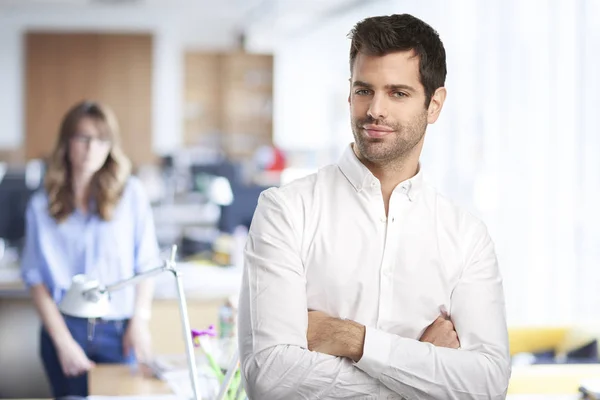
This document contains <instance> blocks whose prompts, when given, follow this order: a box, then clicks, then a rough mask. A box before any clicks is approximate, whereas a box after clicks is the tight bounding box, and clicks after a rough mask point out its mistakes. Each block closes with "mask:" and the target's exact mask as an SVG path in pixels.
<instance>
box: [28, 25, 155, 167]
mask: <svg viewBox="0 0 600 400" xmlns="http://www.w3.org/2000/svg"><path fill="white" fill-rule="evenodd" d="M25 47H26V52H25V58H26V73H25V79H26V94H25V99H26V100H25V101H26V107H25V109H26V115H25V126H26V134H25V135H26V136H25V156H26V157H27V158H34V157H44V156H46V155H48V154H49V153H50V152H51V151H52V149H53V146H54V144H55V141H56V138H57V135H58V131H59V125H60V121H61V119H62V117H63V115H64V114H65V113H66V111H67V110H68V109H69V108H70V107H71V106H72V105H73V104H75V103H76V102H78V101H80V100H82V99H93V100H98V101H101V102H104V103H106V104H107V105H108V106H110V107H111V108H112V109H113V110H114V111H115V114H116V115H117V118H118V120H119V125H120V127H121V137H122V143H123V148H124V150H125V152H126V153H127V155H128V156H129V157H130V158H131V159H132V161H133V162H134V164H140V163H146V162H151V161H153V159H154V156H153V154H152V129H151V126H152V125H151V121H152V35H150V34H96V33H47V32H30V33H27V34H26V37H25Z"/></svg>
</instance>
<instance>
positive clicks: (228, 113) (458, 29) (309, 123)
mask: <svg viewBox="0 0 600 400" xmlns="http://www.w3.org/2000/svg"><path fill="white" fill-rule="evenodd" d="M404 12H406V13H411V14H414V15H416V16H417V17H420V18H422V19H423V20H425V21H426V22H428V23H429V24H431V25H432V26H433V27H434V28H435V29H436V30H438V32H439V33H440V36H441V38H442V40H443V42H444V44H445V47H446V52H447V58H448V60H447V61H448V79H447V85H446V86H447V89H448V98H447V101H446V105H445V107H444V110H443V112H442V114H441V117H440V119H439V120H438V122H437V123H436V124H435V125H432V126H430V128H429V130H428V136H427V141H426V146H425V151H424V154H423V158H422V165H423V170H424V172H425V176H426V178H427V180H428V181H429V182H430V183H431V184H433V185H435V186H437V187H438V189H439V190H440V191H441V192H443V193H445V194H446V195H448V196H449V197H451V198H453V199H454V200H455V202H456V203H458V204H460V205H462V206H464V207H466V208H468V209H469V210H470V211H471V212H473V213H474V214H476V215H478V216H480V217H481V218H482V219H483V220H484V221H485V222H486V223H487V225H488V227H489V229H490V232H491V235H492V237H493V239H494V240H495V242H496V246H497V253H498V258H499V262H500V267H501V271H502V274H503V276H504V285H505V292H506V299H507V315H508V320H509V323H510V325H511V327H513V326H514V327H517V326H559V327H564V326H576V325H577V326H580V325H586V326H589V325H595V324H597V323H598V322H599V320H600V314H599V311H598V310H599V309H600V290H599V284H600V246H598V242H599V240H600V211H599V209H598V204H600V135H599V132H600V113H599V112H598V111H597V110H598V108H599V107H600V100H599V98H598V93H600V76H599V75H598V71H600V53H599V52H598V49H600V25H599V24H598V22H597V21H598V19H599V18H600V2H598V1H595V0H545V1H541V0H540V1H517V0H503V1H499V0H493V1H477V0H459V1H451V2H448V1H441V0H426V1H423V0H381V1H377V0H372V1H369V0H302V1H291V0H290V1H288V0H221V1H210V0H45V1H42V0H0V161H1V162H2V163H1V165H0V176H2V177H3V178H4V179H0V198H1V199H2V200H0V201H1V205H0V237H4V239H5V240H4V241H3V242H2V243H3V246H2V249H3V254H4V262H0V264H2V263H3V265H4V267H0V278H2V277H4V278H3V279H4V280H5V281H7V282H8V281H10V279H11V277H14V276H15V268H14V266H15V265H17V263H18V261H17V260H18V251H19V245H20V243H21V242H20V239H21V238H22V233H23V220H22V217H23V212H24V207H25V203H26V200H27V198H28V196H29V194H30V193H31V191H32V190H34V189H35V187H36V179H35V177H36V176H40V170H41V169H42V167H41V165H40V162H39V161H37V160H43V159H44V157H45V156H47V155H48V153H49V152H50V151H51V149H52V145H53V143H54V140H55V138H56V135H57V132H58V124H59V121H60V118H61V117H62V115H63V114H64V112H65V111H66V110H67V108H68V107H70V106H71V105H72V104H73V103H74V102H76V101H78V100H80V99H82V98H93V99H97V100H101V101H104V102H106V103H107V104H108V105H110V106H111V107H112V108H113V109H114V110H115V111H116V114H117V116H118V118H119V121H120V124H121V128H122V136H123V144H124V148H125V150H126V152H127V153H128V155H129V156H130V157H131V159H132V161H133V162H134V165H135V171H136V174H137V175H138V176H140V178H141V179H142V180H143V182H144V184H145V185H146V188H147V191H148V193H149V195H150V196H151V199H152V200H153V204H154V210H155V219H156V223H157V228H158V229H157V230H158V235H159V239H160V241H161V244H162V245H163V246H165V247H168V246H169V245H170V244H171V243H177V244H179V245H180V246H181V249H182V256H184V257H187V259H195V260H205V261H210V262H212V263H213V264H217V265H219V264H224V265H225V264H227V265H229V264H236V263H238V261H239V252H238V251H239V243H241V242H243V234H244V230H243V228H241V229H240V228H239V227H240V226H247V225H248V224H249V222H250V220H251V217H252V213H253V210H254V207H255V205H256V200H257V197H258V194H259V193H260V191H262V190H264V189H265V188H267V187H269V186H277V185H280V184H283V183H285V182H288V181H289V180H291V179H294V178H295V177H299V176H302V175H305V174H308V173H311V172H314V171H316V170H317V169H318V168H319V167H321V166H324V165H326V164H328V163H331V162H335V161H336V160H337V158H338V157H339V155H340V154H341V152H342V150H343V148H344V147H345V146H346V145H347V144H348V143H349V142H350V141H351V138H352V136H351V131H350V129H349V112H348V105H347V95H348V77H349V67H348V50H349V40H348V39H347V38H346V35H347V33H348V32H349V30H350V29H351V28H352V26H353V25H354V24H355V23H356V22H357V21H358V20H360V19H362V18H364V17H367V16H373V15H379V14H391V13H404ZM32 160H33V161H32ZM27 171H28V173H26V172H27ZM37 182H38V183H39V179H38V180H37ZM236 228H237V229H236ZM236 246H237V247H236ZM11 266H12V267H11ZM223 268H227V267H223ZM231 276H232V278H231V279H232V280H233V281H234V282H233V283H232V284H231V285H230V286H235V285H236V284H237V281H235V279H237V278H238V277H239V275H236V274H232V275H231ZM219 279H222V277H221V278H219ZM225 286H227V284H225ZM7 287H9V288H12V289H11V290H8V289H6V290H5V291H4V292H3V293H4V294H5V299H4V300H3V301H0V312H2V310H3V309H4V310H8V309H9V308H10V307H11V306H10V305H9V301H8V300H7V299H8V298H9V297H10V296H17V297H18V293H19V290H18V288H17V289H15V287H13V286H7ZM7 293H8V294H7ZM15 293H16V294H15ZM9 294H10V296H9ZM220 294H222V293H220ZM10 298H11V299H12V298H13V297H10ZM215 298H219V296H218V295H215ZM219 299H220V298H219ZM30 311H31V310H30ZM28 312H29V311H28ZM30 315H32V314H30ZM211 315H212V314H211ZM0 318H1V315H0ZM12 318H13V319H9V318H8V317H7V318H5V319H4V320H2V319H0V324H2V325H0V348H2V349H5V348H6V346H5V341H7V340H12V339H11V338H12V336H10V335H9V334H8V333H7V332H9V330H10V329H12V330H13V332H14V330H15V329H18V330H19V331H22V330H29V329H34V328H32V327H30V326H29V325H27V326H20V325H18V324H16V325H15V323H14V321H15V319H14V316H13V317H12ZM19 321H21V320H19ZM27 321H30V319H28V320H27ZM7 324H10V325H7ZM35 329H37V327H35ZM35 335H37V331H36V332H34V333H33V334H32V335H30V336H31V337H35ZM3 351H4V350H3ZM3 351H0V365H2V367H1V369H0V382H3V378H2V375H3V374H5V376H8V375H6V372H5V371H6V369H5V368H6V365H7V364H2V357H3ZM4 354H7V353H6V352H5V353H4ZM4 381H6V379H5V380H4ZM7 393H8V392H7ZM11 393H12V395H13V396H14V393H16V392H11ZM0 397H2V383H0Z"/></svg>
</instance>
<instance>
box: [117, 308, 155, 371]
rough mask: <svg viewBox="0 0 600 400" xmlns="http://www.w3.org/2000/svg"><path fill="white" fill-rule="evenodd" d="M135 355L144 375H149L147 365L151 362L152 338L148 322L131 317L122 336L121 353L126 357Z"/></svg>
mask: <svg viewBox="0 0 600 400" xmlns="http://www.w3.org/2000/svg"><path fill="white" fill-rule="evenodd" d="M132 351H133V354H135V358H136V360H137V363H138V365H139V367H140V370H141V371H142V373H143V374H144V375H150V374H151V371H150V368H148V364H149V363H150V361H152V338H151V335H150V328H149V327H148V322H147V321H143V320H141V319H139V318H136V317H133V318H132V319H131V320H129V324H128V325H127V330H126V331H125V335H123V353H124V355H125V356H126V357H127V356H129V355H130V354H131V352H132Z"/></svg>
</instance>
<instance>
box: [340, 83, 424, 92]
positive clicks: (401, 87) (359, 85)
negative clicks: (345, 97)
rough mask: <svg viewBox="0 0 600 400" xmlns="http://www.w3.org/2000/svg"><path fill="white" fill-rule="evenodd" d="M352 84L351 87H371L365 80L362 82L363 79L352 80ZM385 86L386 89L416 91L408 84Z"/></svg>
mask: <svg viewBox="0 0 600 400" xmlns="http://www.w3.org/2000/svg"><path fill="white" fill-rule="evenodd" d="M352 86H353V87H357V86H358V87H365V88H367V89H373V85H371V84H370V83H367V82H363V81H354V82H353V83H352ZM385 88H386V89H388V90H406V91H408V92H413V93H416V92H417V90H416V89H415V88H414V87H412V86H409V85H401V84H398V85H394V84H388V85H385Z"/></svg>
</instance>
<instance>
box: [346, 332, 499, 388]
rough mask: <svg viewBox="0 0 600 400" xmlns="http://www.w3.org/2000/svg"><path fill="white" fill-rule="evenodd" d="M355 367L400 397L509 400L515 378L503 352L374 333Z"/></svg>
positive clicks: (497, 349) (367, 336)
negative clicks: (510, 382) (510, 386)
mask: <svg viewBox="0 0 600 400" xmlns="http://www.w3.org/2000/svg"><path fill="white" fill-rule="evenodd" d="M356 365H357V367H358V368H360V369H362V370H363V371H365V372H367V373H368V374H369V375H371V376H372V377H374V378H377V379H378V380H379V381H381V383H383V384H384V385H386V386H387V387H388V388H390V389H391V390H393V391H394V392H395V393H398V394H400V395H403V396H405V397H408V398H419V399H432V400H433V399H504V397H505V396H506V390H507V386H508V380H509V377H510V363H509V360H508V358H507V357H506V356H505V355H504V353H503V350H502V349H500V348H495V347H492V346H480V348H479V349H476V350H464V349H448V348H442V347H436V346H433V345H432V344H430V343H422V342H419V341H417V340H413V339H407V338H402V337H399V336H397V335H393V334H390V333H386V332H382V331H379V330H376V329H370V328H369V329H367V333H366V338H365V345H364V354H363V357H362V359H361V360H360V361H359V362H358V364H356Z"/></svg>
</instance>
